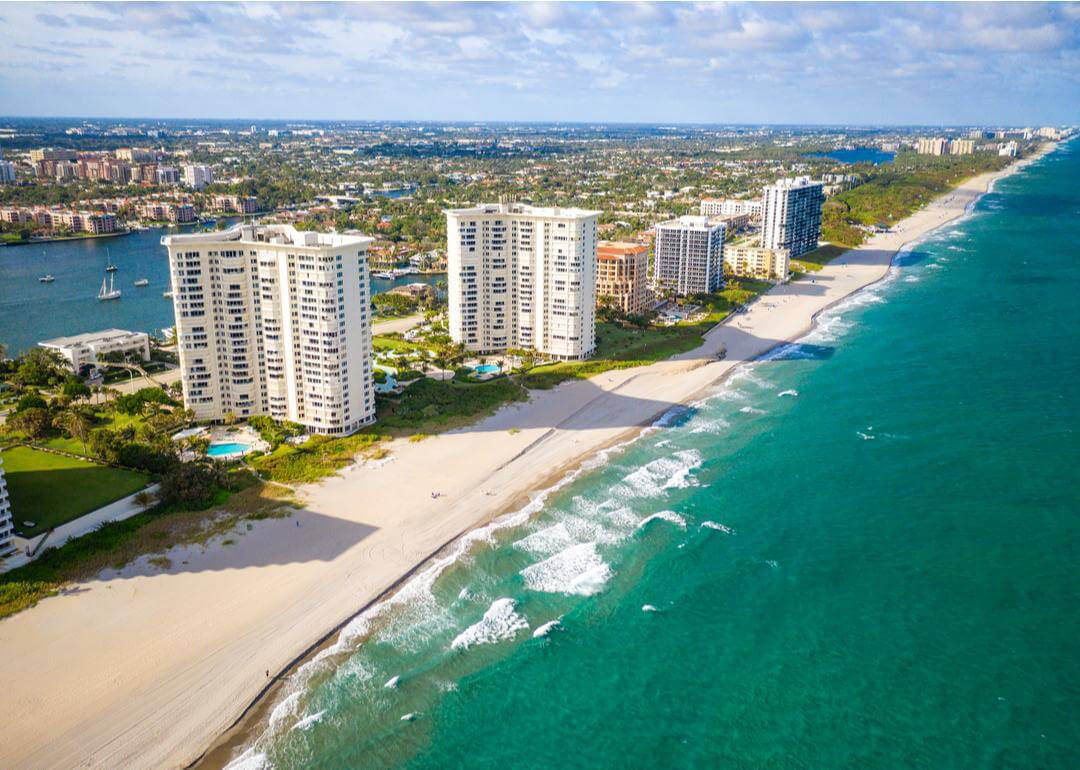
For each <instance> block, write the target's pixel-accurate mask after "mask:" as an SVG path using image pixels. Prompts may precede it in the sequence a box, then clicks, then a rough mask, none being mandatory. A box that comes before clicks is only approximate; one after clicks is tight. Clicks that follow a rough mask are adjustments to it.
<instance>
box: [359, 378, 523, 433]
mask: <svg viewBox="0 0 1080 770" xmlns="http://www.w3.org/2000/svg"><path fill="white" fill-rule="evenodd" d="M527 398H528V394H527V393H526V392H525V389H524V388H522V387H521V386H520V385H518V384H517V383H515V382H513V381H512V380H510V379H509V378H507V377H496V378H495V379H492V380H488V381H487V382H478V383H467V382H459V381H457V380H447V381H445V382H444V381H442V380H433V379H430V378H425V379H422V380H417V381H416V382H414V383H413V384H412V385H410V386H409V387H408V388H406V389H405V392H404V393H402V394H401V396H400V397H398V398H381V399H379V410H378V412H377V414H376V422H375V425H374V427H373V430H374V431H378V432H386V433H390V434H391V435H404V434H416V433H439V432H441V431H444V430H450V429H451V428H458V427H461V426H463V425H468V424H469V423H471V422H474V421H475V420H477V419H478V418H480V417H483V416H486V415H489V414H491V413H493V412H494V411H495V410H496V409H498V408H499V407H500V406H502V405H504V404H509V403H511V402H513V401H525V400H526V399H527Z"/></svg>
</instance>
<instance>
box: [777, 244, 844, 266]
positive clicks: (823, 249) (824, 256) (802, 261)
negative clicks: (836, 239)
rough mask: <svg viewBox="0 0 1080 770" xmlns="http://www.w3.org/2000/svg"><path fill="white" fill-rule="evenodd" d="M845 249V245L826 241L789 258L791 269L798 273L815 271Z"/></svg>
mask: <svg viewBox="0 0 1080 770" xmlns="http://www.w3.org/2000/svg"><path fill="white" fill-rule="evenodd" d="M847 250H848V247H847V246H837V245H835V244H832V243H826V244H825V245H823V246H818V247H817V248H816V249H814V250H813V251H808V252H806V253H805V254H803V255H802V256H801V257H799V258H798V259H793V260H791V270H792V271H793V272H799V273H816V272H817V271H818V270H820V269H821V268H823V267H825V265H826V264H828V263H829V262H831V261H832V260H834V259H836V258H837V257H839V256H840V255H841V254H843V253H844V252H845V251H847Z"/></svg>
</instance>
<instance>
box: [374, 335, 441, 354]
mask: <svg viewBox="0 0 1080 770" xmlns="http://www.w3.org/2000/svg"><path fill="white" fill-rule="evenodd" d="M371 342H372V346H373V347H374V348H375V351H376V352H385V351H393V352H394V353H415V352H417V351H422V350H427V348H426V347H424V346H423V345H421V344H419V343H416V342H409V341H408V340H404V339H401V338H400V337H391V336H389V335H386V334H378V335H376V336H374V337H372V338H371Z"/></svg>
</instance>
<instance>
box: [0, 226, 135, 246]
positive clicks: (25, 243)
mask: <svg viewBox="0 0 1080 770" xmlns="http://www.w3.org/2000/svg"><path fill="white" fill-rule="evenodd" d="M133 232H135V228H132V227H129V228H127V229H126V230H116V231H114V232H111V233H91V234H89V235H64V236H58V237H56V238H31V239H30V240H28V241H6V242H4V243H3V244H0V245H3V246H34V245H36V244H38V243H61V242H63V241H94V240H97V239H98V238H117V237H119V236H121V235H131V234H132V233H133Z"/></svg>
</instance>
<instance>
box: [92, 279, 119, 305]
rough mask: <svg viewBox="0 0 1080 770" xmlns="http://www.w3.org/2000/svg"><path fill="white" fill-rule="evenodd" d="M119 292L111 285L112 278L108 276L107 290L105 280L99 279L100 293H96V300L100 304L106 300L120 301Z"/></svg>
mask: <svg viewBox="0 0 1080 770" xmlns="http://www.w3.org/2000/svg"><path fill="white" fill-rule="evenodd" d="M120 293H121V292H120V290H119V289H117V288H116V287H115V286H114V285H113V280H112V276H109V288H108V289H107V290H106V288H105V279H104V278H102V279H101V291H99V292H98V295H97V298H98V300H100V301H101V302H104V301H105V300H108V299H120Z"/></svg>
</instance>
